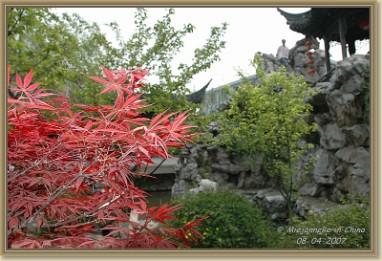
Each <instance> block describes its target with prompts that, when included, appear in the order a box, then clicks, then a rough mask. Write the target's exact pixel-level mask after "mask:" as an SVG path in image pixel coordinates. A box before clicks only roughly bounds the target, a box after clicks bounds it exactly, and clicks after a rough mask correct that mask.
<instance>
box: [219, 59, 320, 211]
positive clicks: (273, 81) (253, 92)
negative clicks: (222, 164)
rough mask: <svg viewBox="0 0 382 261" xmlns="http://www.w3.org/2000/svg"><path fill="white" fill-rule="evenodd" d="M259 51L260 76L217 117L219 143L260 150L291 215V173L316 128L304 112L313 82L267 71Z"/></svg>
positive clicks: (253, 152) (251, 152) (308, 109)
mask: <svg viewBox="0 0 382 261" xmlns="http://www.w3.org/2000/svg"><path fill="white" fill-rule="evenodd" d="M259 64H261V63H260V58H259V57H258V56H256V58H255V65H256V66H257V76H258V81H257V84H256V86H253V85H252V83H250V82H249V81H247V82H246V83H244V84H243V85H242V86H240V87H239V89H238V91H237V92H236V93H235V94H234V97H233V100H232V102H231V105H230V108H229V109H228V110H226V111H224V112H223V113H222V114H221V115H220V116H219V126H220V127H221V130H220V136H219V137H220V139H219V140H218V141H217V142H218V143H219V144H221V145H224V146H226V147H227V148H228V149H229V150H230V151H232V152H239V153H241V152H246V153H248V154H249V155H251V156H255V155H256V154H257V155H259V154H260V155H262V156H263V157H264V160H263V168H264V170H265V171H266V173H267V174H268V175H269V176H270V177H272V180H273V183H274V186H275V187H276V188H277V189H278V190H279V191H280V193H281V195H282V196H283V197H284V199H285V200H286V202H287V207H288V213H289V215H290V214H291V209H292V203H293V198H292V196H293V189H294V188H293V186H294V180H293V174H294V173H295V172H296V171H297V166H296V162H297V160H298V159H299V158H300V156H301V155H302V153H303V152H304V151H305V149H306V147H307V146H303V145H301V143H299V141H301V139H302V138H304V136H305V135H307V134H309V133H310V132H312V131H313V130H314V129H315V125H309V124H307V122H306V121H305V117H306V116H307V115H309V114H310V112H311V110H312V106H311V105H310V104H309V103H307V101H308V100H309V98H310V97H311V96H312V94H313V91H312V89H311V87H310V86H309V85H308V84H306V83H305V82H304V80H303V79H302V78H301V77H298V76H296V75H294V74H287V73H286V72H285V70H281V71H280V72H274V73H271V74H265V72H264V70H263V68H261V67H260V66H259Z"/></svg>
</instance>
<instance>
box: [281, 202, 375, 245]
mask: <svg viewBox="0 0 382 261" xmlns="http://www.w3.org/2000/svg"><path fill="white" fill-rule="evenodd" d="M369 216H370V208H369V206H368V205H367V204H347V205H343V206H341V207H339V208H335V209H329V210H328V211H326V212H325V213H323V214H320V215H319V214H315V215H311V216H308V218H307V220H305V221H301V220H298V219H292V221H291V223H290V224H289V225H287V226H285V227H283V229H282V230H283V232H282V233H281V234H282V235H281V239H282V242H283V243H282V246H281V247H284V248H354V249H360V248H364V249H367V248H370V223H369V220H370V219H369ZM313 229H325V230H326V231H325V232H323V233H318V232H317V230H316V231H313ZM280 230H281V228H279V231H280ZM329 230H331V232H328V231H329Z"/></svg>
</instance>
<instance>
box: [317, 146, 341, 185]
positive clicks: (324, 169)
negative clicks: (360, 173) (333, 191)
mask: <svg viewBox="0 0 382 261" xmlns="http://www.w3.org/2000/svg"><path fill="white" fill-rule="evenodd" d="M337 168H338V160H337V158H336V157H335V156H334V154H333V153H332V152H330V151H327V150H324V149H320V150H318V151H317V161H316V164H315V166H314V169H313V178H314V180H315V181H316V182H317V183H318V184H325V185H332V184H334V182H335V180H336V177H335V175H336V172H337Z"/></svg>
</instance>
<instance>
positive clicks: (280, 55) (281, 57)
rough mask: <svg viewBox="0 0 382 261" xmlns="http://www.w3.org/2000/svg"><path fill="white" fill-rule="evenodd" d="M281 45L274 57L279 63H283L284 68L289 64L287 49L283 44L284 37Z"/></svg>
mask: <svg viewBox="0 0 382 261" xmlns="http://www.w3.org/2000/svg"><path fill="white" fill-rule="evenodd" d="M281 42H282V45H281V46H280V47H279V48H278V49H277V54H276V58H277V61H279V62H280V64H281V65H284V66H285V68H288V66H289V58H288V57H289V49H288V47H286V46H285V42H286V41H285V39H282V41H281Z"/></svg>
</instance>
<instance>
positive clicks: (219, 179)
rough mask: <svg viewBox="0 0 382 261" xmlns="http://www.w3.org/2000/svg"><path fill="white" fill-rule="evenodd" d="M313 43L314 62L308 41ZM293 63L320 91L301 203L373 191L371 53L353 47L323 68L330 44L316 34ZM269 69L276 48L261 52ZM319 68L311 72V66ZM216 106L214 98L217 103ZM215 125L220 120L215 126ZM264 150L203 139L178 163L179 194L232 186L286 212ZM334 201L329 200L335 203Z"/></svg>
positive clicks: (313, 204)
mask: <svg viewBox="0 0 382 261" xmlns="http://www.w3.org/2000/svg"><path fill="white" fill-rule="evenodd" d="M307 41H311V42H312V44H311V46H309V47H310V48H313V49H314V52H313V55H311V57H309V59H311V60H312V59H313V62H310V65H309V66H308V65H307V64H306V57H304V55H303V54H305V53H306V52H307V51H308V49H307V47H306V42H307ZM290 53H291V54H290V57H289V58H290V68H289V69H290V70H293V72H294V73H296V74H300V75H303V76H304V78H305V80H306V82H308V83H311V84H312V88H316V89H317V90H318V93H317V94H316V95H315V97H313V99H312V100H311V101H309V102H310V103H311V104H312V105H313V108H314V109H313V113H312V115H311V116H310V117H309V119H307V120H308V121H310V122H311V123H313V122H315V123H316V124H317V125H318V130H317V133H315V139H313V140H309V142H313V143H315V149H314V150H313V151H309V152H307V153H306V154H305V155H304V157H303V158H302V159H301V164H302V165H304V164H308V162H309V158H311V157H314V158H315V161H314V163H313V167H312V168H311V171H310V173H309V174H308V175H304V176H303V177H302V176H300V174H299V173H296V174H295V179H299V182H300V184H301V185H300V187H299V189H298V191H296V192H297V195H298V197H297V201H296V204H295V206H296V207H295V211H296V212H298V213H299V214H301V215H303V214H304V213H305V211H307V210H313V211H322V209H324V208H325V206H324V207H323V202H329V203H330V204H332V203H333V202H338V201H339V200H340V198H341V197H342V196H347V197H348V196H350V197H352V198H355V197H356V198H361V199H365V198H368V197H369V195H370V128H369V111H368V110H369V107H368V106H369V105H368V104H369V102H368V100H369V82H368V79H369V71H370V69H369V67H370V63H369V56H368V55H353V56H351V57H349V58H346V59H344V60H343V61H340V62H338V63H337V64H336V65H335V66H334V69H333V71H332V72H331V74H330V75H328V74H326V71H325V69H324V68H325V62H324V60H325V57H324V56H323V54H324V52H323V51H322V50H319V49H318V42H317V41H312V39H303V40H301V41H299V42H297V43H296V46H295V47H294V48H292V49H291V52H290ZM263 60H264V67H265V69H266V71H267V72H271V71H274V70H278V68H279V65H278V64H277V61H276V59H275V58H274V57H273V55H263ZM312 69H313V72H314V73H311V72H309V71H308V70H312ZM214 106H216V105H214ZM214 131H215V132H216V126H215V128H214ZM261 166H262V157H261V155H258V156H257V157H255V159H249V158H248V157H247V156H246V155H242V156H240V157H239V156H232V155H229V153H227V152H226V151H225V150H224V149H223V148H221V147H218V146H206V145H202V144H197V145H195V146H193V147H191V148H189V149H188V150H185V151H184V152H183V154H182V155H181V156H180V159H179V161H178V163H177V166H176V171H175V172H176V175H175V184H174V185H173V187H172V195H173V196H174V197H176V196H181V195H183V194H184V193H185V192H186V191H190V190H191V191H193V192H198V191H201V190H203V189H211V188H212V189H215V188H216V187H225V186H229V187H233V188H234V189H236V190H237V191H238V192H242V193H244V194H245V195H247V197H248V198H249V199H250V200H252V201H253V202H254V204H261V205H263V206H265V207H266V208H267V209H269V212H270V215H271V216H272V218H273V219H277V218H282V217H283V215H284V214H285V204H284V202H283V199H282V197H280V195H279V194H278V193H277V191H275V190H274V189H273V188H272V182H271V180H270V179H269V177H267V175H266V173H264V172H263V170H262V167H261ZM329 203H328V204H329Z"/></svg>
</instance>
